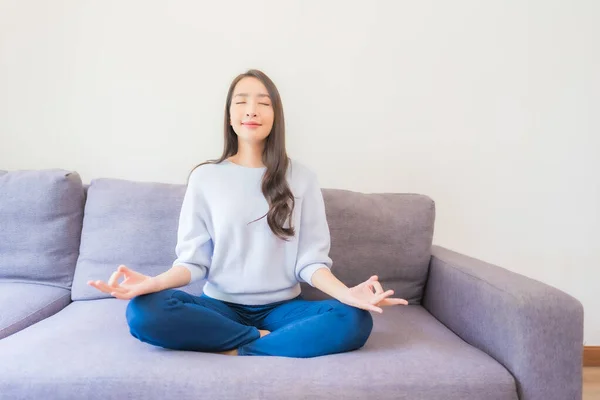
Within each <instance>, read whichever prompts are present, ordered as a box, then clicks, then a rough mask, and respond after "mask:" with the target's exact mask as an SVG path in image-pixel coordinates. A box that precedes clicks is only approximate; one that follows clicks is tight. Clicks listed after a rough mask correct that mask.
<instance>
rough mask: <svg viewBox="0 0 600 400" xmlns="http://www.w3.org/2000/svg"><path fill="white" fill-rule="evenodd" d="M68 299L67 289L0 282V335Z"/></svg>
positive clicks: (41, 316) (43, 315)
mask: <svg viewBox="0 0 600 400" xmlns="http://www.w3.org/2000/svg"><path fill="white" fill-rule="evenodd" d="M70 302H71V292H70V291H69V290H66V289H62V288H58V287H53V286H46V285H37V284H30V283H10V282H8V283H7V282H0V339H2V338H5V337H7V336H9V335H12V334H13V333H15V332H18V331H20V330H22V329H25V328H27V327H28V326H30V325H33V324H35V323H36V322H38V321H41V320H43V319H44V318H47V317H49V316H51V315H53V314H56V313H57V312H58V311H60V310H62V309H63V308H65V307H66V306H67V305H68V304H69V303H70ZM0 393H1V392H0Z"/></svg>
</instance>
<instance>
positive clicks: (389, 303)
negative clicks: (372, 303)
mask: <svg viewBox="0 0 600 400" xmlns="http://www.w3.org/2000/svg"><path fill="white" fill-rule="evenodd" d="M377 305H378V306H395V305H403V306H406V305H408V301H406V300H404V299H384V300H383V301H381V302H380V303H379V304H377Z"/></svg>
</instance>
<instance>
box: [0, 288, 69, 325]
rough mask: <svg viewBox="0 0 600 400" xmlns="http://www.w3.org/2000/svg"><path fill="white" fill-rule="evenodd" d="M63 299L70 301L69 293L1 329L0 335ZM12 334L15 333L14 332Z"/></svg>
mask: <svg viewBox="0 0 600 400" xmlns="http://www.w3.org/2000/svg"><path fill="white" fill-rule="evenodd" d="M65 297H69V299H70V298H71V293H70V292H69V293H67V294H65V295H63V296H61V297H59V298H58V299H56V300H54V301H52V302H50V303H47V304H46V305H44V306H43V307H42V308H40V309H38V310H36V311H34V312H31V313H29V314H27V315H26V316H25V317H23V318H21V319H20V320H18V321H16V322H14V323H12V324H10V325H9V326H7V327H6V328H4V329H2V330H0V334H1V333H2V332H4V331H5V330H7V329H8V328H10V327H11V326H14V325H17V324H18V323H20V322H23V321H25V320H26V319H27V318H30V317H31V316H33V315H35V314H38V313H41V312H42V311H44V310H46V309H47V308H49V307H51V306H52V305H54V304H55V303H58V302H59V301H61V300H62V299H64V298H65ZM69 303H70V301H69ZM59 311H60V310H59ZM54 314H56V313H54ZM54 314H52V315H54ZM48 317H51V315H49V316H48ZM48 317H46V318H48ZM46 318H44V319H46ZM40 321H43V319H42V320H40ZM40 321H36V322H34V323H33V324H31V325H34V324H36V323H38V322H40ZM31 325H28V326H31ZM25 328H27V327H25ZM25 328H22V329H25ZM22 329H21V330H22ZM17 332H18V331H17ZM14 333H16V332H14Z"/></svg>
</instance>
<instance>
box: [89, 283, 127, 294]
mask: <svg viewBox="0 0 600 400" xmlns="http://www.w3.org/2000/svg"><path fill="white" fill-rule="evenodd" d="M95 283H96V287H97V288H98V289H100V290H102V291H103V292H104V293H112V292H119V293H124V292H126V291H127V289H124V288H122V287H113V286H108V284H106V283H105V282H102V281H96V282H95Z"/></svg>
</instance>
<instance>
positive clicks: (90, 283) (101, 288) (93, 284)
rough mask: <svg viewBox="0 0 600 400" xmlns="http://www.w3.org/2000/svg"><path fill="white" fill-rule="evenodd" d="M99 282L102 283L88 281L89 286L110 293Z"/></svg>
mask: <svg viewBox="0 0 600 400" xmlns="http://www.w3.org/2000/svg"><path fill="white" fill-rule="evenodd" d="M97 282H100V281H88V282H87V284H88V285H90V286H91V287H93V288H96V289H98V290H100V291H101V292H104V293H108V292H107V291H106V290H105V289H104V287H101V286H100V285H99V284H98V283H97Z"/></svg>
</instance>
